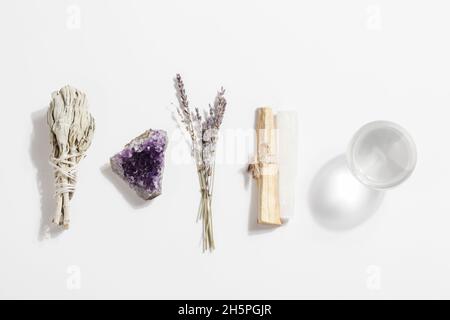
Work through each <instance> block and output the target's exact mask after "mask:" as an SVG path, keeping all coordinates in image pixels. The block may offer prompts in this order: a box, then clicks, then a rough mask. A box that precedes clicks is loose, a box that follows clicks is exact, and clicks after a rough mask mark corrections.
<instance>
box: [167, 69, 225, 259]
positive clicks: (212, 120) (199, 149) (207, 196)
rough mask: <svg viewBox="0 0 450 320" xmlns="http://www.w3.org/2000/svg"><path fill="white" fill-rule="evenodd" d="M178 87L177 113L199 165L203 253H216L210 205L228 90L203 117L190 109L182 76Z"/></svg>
mask: <svg viewBox="0 0 450 320" xmlns="http://www.w3.org/2000/svg"><path fill="white" fill-rule="evenodd" d="M175 87H176V89H177V97H178V101H179V106H178V108H177V112H178V115H179V117H180V121H181V123H182V124H183V126H184V129H185V131H186V132H187V133H188V134H189V136H190V137H191V142H192V145H191V147H192V150H191V151H192V155H193V157H194V159H195V162H196V165H197V173H198V179H199V183H200V192H201V201H200V207H199V211H198V219H199V220H201V221H202V225H203V234H202V239H203V251H207V250H209V251H212V250H214V249H215V244H214V232H213V222H212V205H211V202H212V191H213V186H214V167H215V152H216V145H217V140H218V137H219V136H218V132H219V128H220V126H221V124H222V121H223V116H224V114H225V109H226V105H227V101H226V99H225V96H224V95H225V90H224V89H223V88H221V89H220V90H219V91H218V92H217V96H216V99H215V101H214V104H213V105H209V108H208V111H205V112H204V114H203V115H202V114H200V111H199V109H198V108H194V109H192V108H191V107H190V105H189V101H188V98H187V95H186V91H185V89H184V83H183V80H182V79H181V76H180V75H179V74H177V75H176V77H175Z"/></svg>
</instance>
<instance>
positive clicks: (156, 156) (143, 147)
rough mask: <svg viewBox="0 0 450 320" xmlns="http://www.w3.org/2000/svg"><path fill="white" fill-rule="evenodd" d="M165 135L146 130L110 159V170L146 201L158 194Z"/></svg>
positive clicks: (161, 131) (165, 140)
mask: <svg viewBox="0 0 450 320" xmlns="http://www.w3.org/2000/svg"><path fill="white" fill-rule="evenodd" d="M166 146H167V133H166V132H165V131H164V130H151V129H150V130H147V131H146V132H144V133H143V134H141V135H140V136H139V137H137V138H135V139H133V140H132V141H131V142H130V143H128V144H127V145H126V146H125V148H124V149H123V150H122V151H121V152H119V153H118V154H116V155H115V156H113V157H112V158H111V168H112V170H113V171H114V172H115V173H116V174H118V175H119V176H120V177H121V178H122V179H123V180H125V181H126V182H127V183H128V184H129V186H130V187H131V188H133V189H134V190H135V191H136V193H137V194H138V195H139V196H140V197H141V198H143V199H145V200H150V199H153V198H155V197H157V196H159V195H160V194H161V184H162V175H163V171H164V152H165V151H166Z"/></svg>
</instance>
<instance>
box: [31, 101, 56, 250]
mask: <svg viewBox="0 0 450 320" xmlns="http://www.w3.org/2000/svg"><path fill="white" fill-rule="evenodd" d="M31 121H32V124H33V131H32V133H31V138H30V147H29V154H30V158H31V161H32V162H33V165H34V167H35V168H36V185H37V189H38V192H39V195H40V201H41V222H40V226H39V232H38V240H40V241H42V240H46V239H50V238H55V237H57V236H59V235H60V234H61V233H62V230H61V228H59V227H58V226H56V225H54V224H53V223H52V222H51V220H52V218H53V214H54V211H55V207H56V205H55V199H54V197H53V194H54V192H55V186H54V183H53V170H52V168H51V166H50V164H49V163H48V161H49V157H50V153H51V145H50V133H49V128H48V126H47V108H43V109H41V110H39V111H35V112H33V113H32V114H31Z"/></svg>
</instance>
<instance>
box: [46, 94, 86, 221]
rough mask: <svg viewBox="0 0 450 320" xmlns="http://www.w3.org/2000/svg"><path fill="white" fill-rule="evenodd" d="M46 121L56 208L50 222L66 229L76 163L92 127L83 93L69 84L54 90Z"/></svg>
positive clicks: (83, 152) (84, 151)
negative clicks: (48, 130)
mask: <svg viewBox="0 0 450 320" xmlns="http://www.w3.org/2000/svg"><path fill="white" fill-rule="evenodd" d="M47 123H48V126H49V127H50V143H51V144H52V146H53V151H52V154H51V156H50V164H51V165H52V167H53V168H54V174H55V197H56V211H55V215H54V218H53V220H52V222H53V223H55V224H56V225H59V226H64V228H65V229H68V228H69V223H70V208H69V202H70V200H71V199H72V197H73V194H74V192H75V187H76V182H77V169H78V164H79V162H80V161H81V159H83V158H84V157H85V156H86V151H87V149H88V148H89V146H90V145H91V142H92V137H93V134H94V131H95V121H94V118H93V117H92V116H91V114H90V113H89V111H88V104H87V99H86V95H85V94H84V93H83V92H81V91H79V90H77V89H75V88H73V87H71V86H65V87H64V88H62V89H60V90H59V91H56V92H54V93H53V94H52V101H51V102H50V106H49V108H48V112H47Z"/></svg>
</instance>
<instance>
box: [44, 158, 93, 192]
mask: <svg viewBox="0 0 450 320" xmlns="http://www.w3.org/2000/svg"><path fill="white" fill-rule="evenodd" d="M85 156H86V155H85V154H84V153H83V154H80V153H76V154H70V155H66V156H62V157H60V158H55V157H50V161H49V163H50V165H51V166H52V167H53V169H54V170H55V197H58V196H60V195H63V194H64V193H70V194H73V193H74V192H75V188H76V184H77V171H78V164H79V162H77V161H75V160H70V159H73V158H78V157H81V159H84V158H85ZM61 177H66V178H68V179H67V181H65V180H64V179H61Z"/></svg>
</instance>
